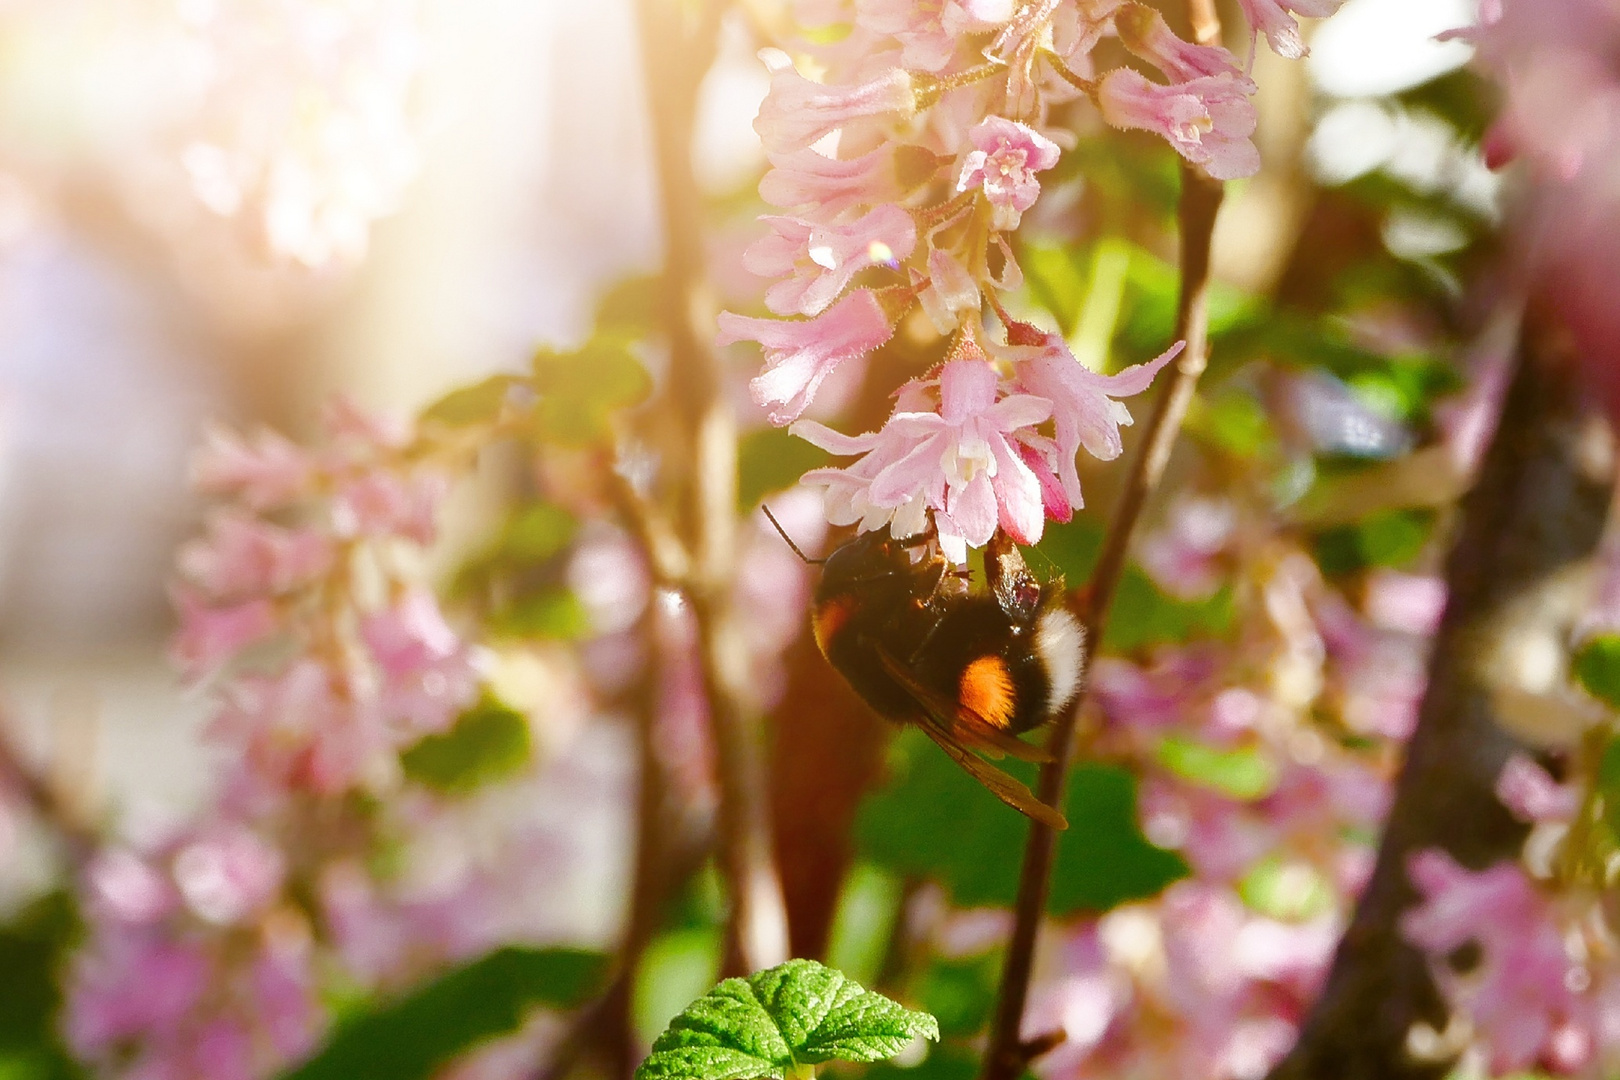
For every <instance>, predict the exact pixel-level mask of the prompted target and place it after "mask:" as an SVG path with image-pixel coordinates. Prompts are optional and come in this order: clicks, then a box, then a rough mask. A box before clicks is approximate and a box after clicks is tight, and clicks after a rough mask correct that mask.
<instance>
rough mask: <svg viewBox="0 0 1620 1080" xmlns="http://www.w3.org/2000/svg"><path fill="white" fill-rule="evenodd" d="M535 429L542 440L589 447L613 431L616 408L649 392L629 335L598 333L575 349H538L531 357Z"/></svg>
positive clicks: (638, 400) (635, 400) (646, 379)
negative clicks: (563, 350) (535, 393)
mask: <svg viewBox="0 0 1620 1080" xmlns="http://www.w3.org/2000/svg"><path fill="white" fill-rule="evenodd" d="M534 388H535V390H536V391H537V392H538V393H539V394H540V400H539V401H537V402H536V403H535V407H534V433H535V435H536V437H538V438H539V439H541V440H542V441H545V442H552V443H558V444H560V445H563V446H590V445H593V444H597V443H601V442H604V441H606V440H608V439H609V438H611V436H612V434H613V429H612V425H611V423H610V420H611V418H612V415H613V413H615V412H617V411H618V410H619V409H623V408H626V407H628V406H631V405H635V404H638V403H639V402H641V401H643V400H644V399H645V398H646V397H647V395H648V394H649V393H650V392H651V391H652V378H651V376H649V375H648V374H647V369H646V368H644V367H642V365H641V361H640V360H638V359H636V355H635V353H633V352H631V351H630V346H629V341H628V339H626V338H624V337H621V336H617V335H606V334H599V335H597V336H596V337H594V338H592V339H591V340H590V341H588V342H586V343H585V345H584V347H583V348H580V349H578V350H576V351H574V352H567V353H559V352H554V351H553V350H551V349H541V350H540V351H538V352H537V353H535V356H534Z"/></svg>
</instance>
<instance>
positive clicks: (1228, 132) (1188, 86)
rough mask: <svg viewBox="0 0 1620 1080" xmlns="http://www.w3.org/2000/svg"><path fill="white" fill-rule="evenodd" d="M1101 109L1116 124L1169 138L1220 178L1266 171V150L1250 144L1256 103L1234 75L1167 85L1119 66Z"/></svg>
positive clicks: (1107, 81)
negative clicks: (1263, 161) (1262, 156)
mask: <svg viewBox="0 0 1620 1080" xmlns="http://www.w3.org/2000/svg"><path fill="white" fill-rule="evenodd" d="M1250 85H1252V84H1250ZM1098 105H1099V107H1100V108H1101V109H1102V115H1103V119H1104V120H1106V121H1108V122H1109V123H1110V124H1112V125H1114V126H1115V127H1117V128H1140V129H1142V130H1144V131H1152V132H1155V133H1157V134H1159V135H1161V136H1163V137H1164V138H1165V139H1166V140H1167V141H1169V143H1170V145H1171V146H1172V147H1174V148H1175V150H1176V152H1177V153H1178V154H1180V155H1181V156H1182V157H1184V158H1186V159H1187V160H1188V161H1190V162H1192V163H1193V164H1194V165H1197V166H1199V167H1200V168H1202V169H1203V170H1204V171H1205V172H1206V173H1208V174H1209V175H1210V176H1211V177H1213V178H1215V179H1216V180H1236V179H1238V178H1239V177H1244V176H1253V175H1254V174H1255V173H1256V172H1258V171H1259V169H1260V152H1259V151H1258V150H1256V149H1255V147H1254V143H1252V142H1250V141H1249V136H1250V135H1252V134H1254V129H1255V124H1256V117H1255V111H1254V102H1252V101H1250V100H1249V96H1248V93H1247V92H1246V91H1245V90H1244V88H1243V84H1242V83H1240V82H1239V81H1238V80H1237V79H1236V78H1234V77H1232V76H1230V75H1214V76H1208V75H1206V76H1202V77H1200V78H1197V79H1191V80H1188V81H1187V82H1182V83H1176V84H1175V85H1174V86H1162V85H1160V84H1158V83H1154V82H1149V81H1148V79H1147V77H1146V76H1144V75H1142V74H1141V73H1140V72H1137V71H1133V70H1131V69H1130V68H1116V69H1115V70H1113V71H1110V72H1109V73H1108V75H1107V76H1106V77H1105V78H1104V79H1103V81H1102V86H1101V87H1100V88H1099V90H1098Z"/></svg>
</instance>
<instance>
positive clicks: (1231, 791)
mask: <svg viewBox="0 0 1620 1080" xmlns="http://www.w3.org/2000/svg"><path fill="white" fill-rule="evenodd" d="M1157 756H1158V759H1159V764H1161V765H1163V766H1164V767H1165V768H1167V769H1169V770H1170V771H1171V772H1173V773H1175V774H1176V775H1177V776H1180V777H1182V778H1183V779H1185V780H1191V781H1192V782H1193V783H1195V784H1202V785H1203V786H1205V787H1208V788H1212V789H1214V790H1216V791H1219V792H1220V793H1222V794H1223V795H1230V796H1231V797H1232V798H1234V799H1243V800H1246V801H1247V800H1253V799H1261V798H1264V797H1265V796H1267V795H1269V794H1270V793H1271V790H1272V789H1273V788H1275V787H1276V786H1277V766H1276V764H1275V763H1274V762H1273V761H1272V760H1271V759H1270V758H1269V757H1267V756H1266V755H1265V753H1264V752H1263V751H1261V750H1260V749H1259V748H1257V747H1252V746H1240V747H1234V748H1233V749H1230V750H1223V749H1220V748H1219V747H1215V746H1210V745H1209V744H1207V743H1201V742H1195V741H1194V740H1192V739H1185V738H1182V737H1181V736H1179V735H1171V736H1168V737H1167V738H1165V739H1163V740H1161V741H1160V743H1159V748H1158V755H1157Z"/></svg>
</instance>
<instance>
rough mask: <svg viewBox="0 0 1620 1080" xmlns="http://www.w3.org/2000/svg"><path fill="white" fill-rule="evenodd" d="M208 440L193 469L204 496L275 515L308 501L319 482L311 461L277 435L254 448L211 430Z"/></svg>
mask: <svg viewBox="0 0 1620 1080" xmlns="http://www.w3.org/2000/svg"><path fill="white" fill-rule="evenodd" d="M207 439H208V443H207V445H206V446H205V447H204V448H203V449H202V450H200V451H198V452H197V456H196V458H195V459H194V460H193V461H192V465H191V482H192V483H193V484H195V485H196V486H197V489H198V490H199V491H204V492H210V493H216V494H233V495H236V496H238V497H239V498H240V499H241V500H242V501H243V502H244V503H246V504H247V505H248V506H249V507H250V508H252V509H254V510H273V509H275V508H277V507H280V506H286V505H287V504H288V503H290V502H292V501H293V500H294V499H296V498H298V497H299V496H301V495H303V494H304V493H305V491H306V490H307V488H308V487H309V484H310V481H311V480H312V479H313V477H314V472H315V466H314V463H313V462H312V461H311V460H310V459H309V457H308V455H306V454H305V453H304V451H303V450H301V449H299V448H298V447H297V446H296V445H294V444H293V443H291V442H289V441H288V440H286V439H284V438H282V437H281V436H280V435H277V434H276V433H275V432H273V431H269V430H264V431H260V432H259V434H258V436H257V438H255V439H253V440H252V441H251V442H249V440H247V439H243V438H241V437H239V436H237V435H234V434H232V433H230V432H228V431H225V430H223V429H221V428H211V429H209V431H208V435H207Z"/></svg>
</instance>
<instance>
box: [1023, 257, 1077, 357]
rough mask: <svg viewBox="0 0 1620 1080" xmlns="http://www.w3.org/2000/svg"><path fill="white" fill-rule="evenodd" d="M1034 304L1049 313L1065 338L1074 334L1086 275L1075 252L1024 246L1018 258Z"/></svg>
mask: <svg viewBox="0 0 1620 1080" xmlns="http://www.w3.org/2000/svg"><path fill="white" fill-rule="evenodd" d="M1018 265H1019V266H1020V267H1022V268H1023V271H1024V281H1025V283H1026V284H1027V285H1028V286H1029V291H1030V295H1031V296H1033V297H1034V298H1035V302H1036V303H1038V304H1040V305H1041V307H1043V308H1045V309H1046V310H1047V311H1048V312H1050V313H1051V315H1052V317H1053V318H1054V319H1056V320H1057V324H1058V328H1059V329H1060V330H1062V332H1063V334H1064V335H1065V336H1067V335H1069V334H1071V333H1073V332H1074V324H1075V322H1076V320H1077V319H1079V317H1080V307H1081V305H1082V304H1083V303H1084V302H1085V298H1086V275H1085V269H1084V267H1083V266H1082V264H1081V259H1080V256H1079V253H1078V252H1075V251H1073V250H1071V249H1070V248H1066V247H1050V246H1046V245H1040V244H1027V245H1024V247H1023V248H1022V249H1021V251H1020V253H1019V256H1018Z"/></svg>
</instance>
